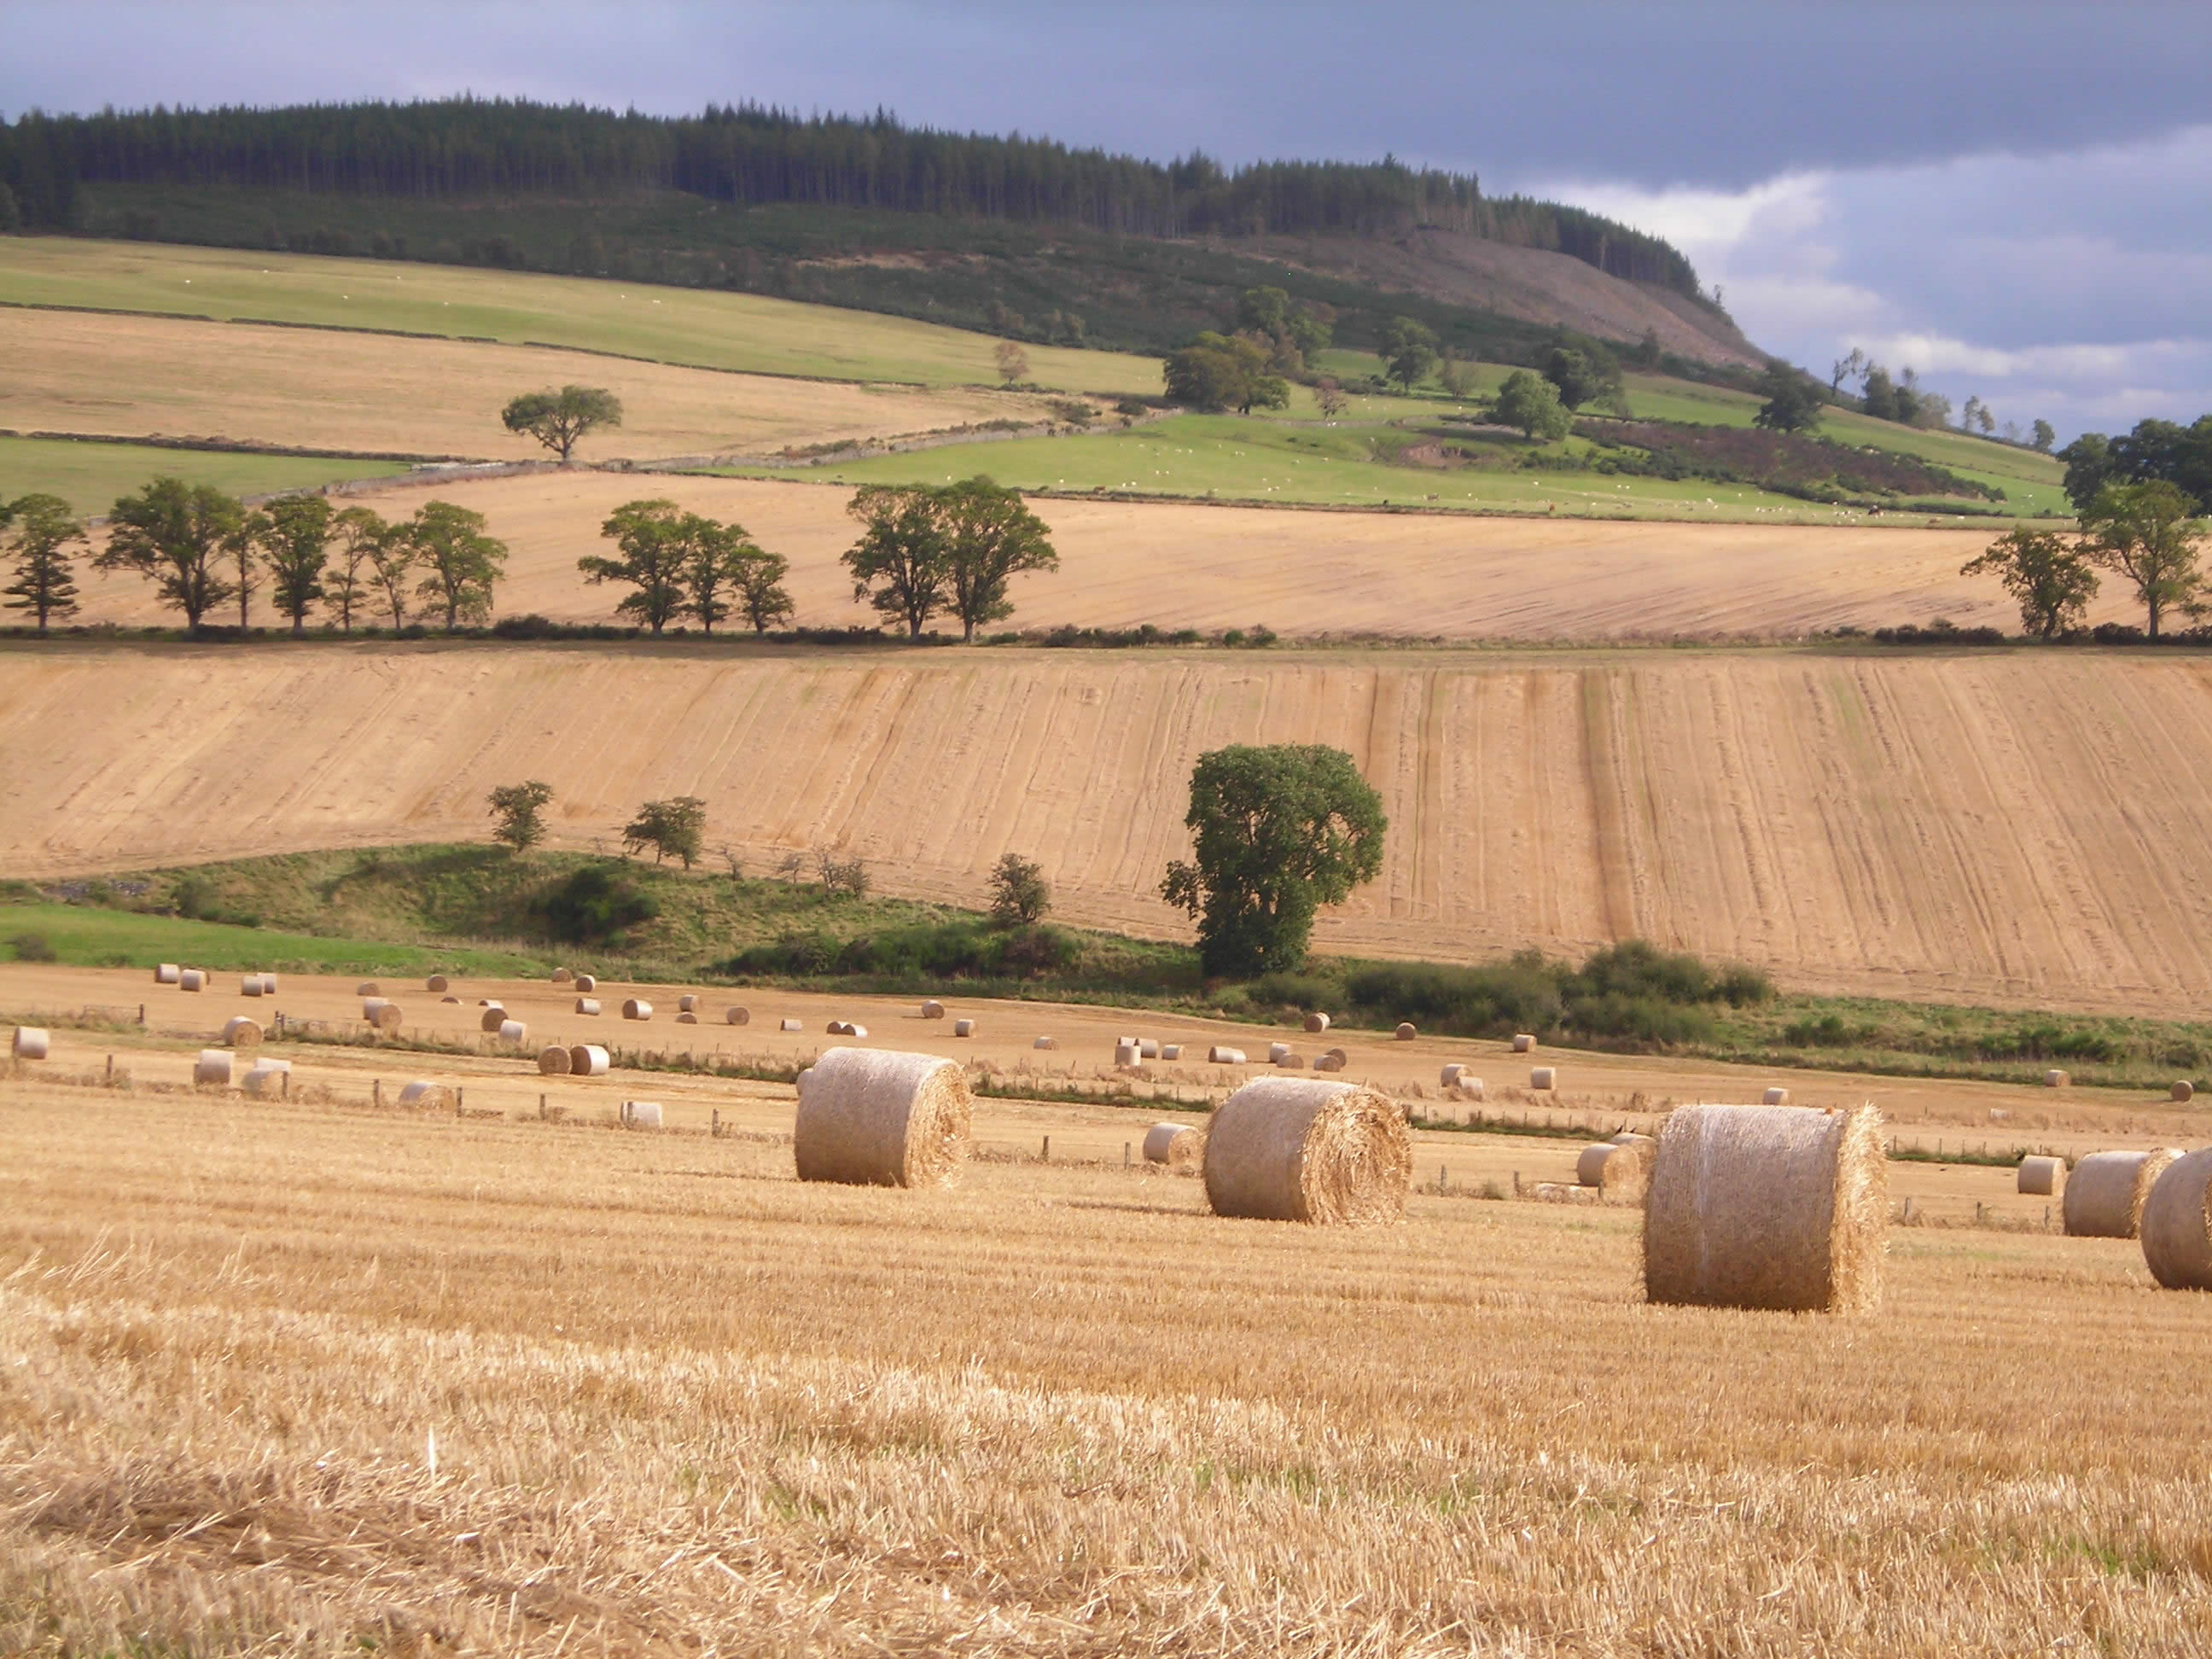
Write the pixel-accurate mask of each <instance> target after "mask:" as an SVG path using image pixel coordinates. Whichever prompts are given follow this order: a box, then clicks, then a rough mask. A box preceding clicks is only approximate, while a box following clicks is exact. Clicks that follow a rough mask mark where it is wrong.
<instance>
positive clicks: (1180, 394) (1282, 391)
mask: <svg viewBox="0 0 2212 1659" xmlns="http://www.w3.org/2000/svg"><path fill="white" fill-rule="evenodd" d="M1162 373H1163V374H1164V376H1165V378H1166V381H1167V392H1168V396H1169V397H1170V398H1174V399H1175V401H1176V402H1177V403H1179V404H1188V405H1189V406H1190V407H1192V408H1193V409H1208V410H1219V409H1234V410H1237V411H1239V412H1240V413H1242V414H1246V415H1249V414H1250V413H1251V412H1252V411H1253V410H1255V409H1280V408H1282V407H1283V406H1284V405H1285V404H1288V403H1289V402H1290V400H1291V388H1290V383H1289V382H1288V381H1287V380H1284V379H1283V377H1282V376H1281V375H1279V374H1270V373H1269V372H1268V370H1267V351H1266V350H1265V349H1263V348H1262V347H1261V346H1260V345H1259V344H1258V343H1255V342H1254V341H1251V340H1248V339H1246V338H1244V337H1243V336H1242V335H1224V334H1214V333H1211V332H1201V333H1200V334H1199V335H1198V336H1196V337H1194V339H1193V340H1192V341H1191V343H1189V344H1188V345H1187V346H1185V347H1183V348H1182V349H1181V350H1180V351H1176V352H1174V353H1172V354H1170V356H1169V358H1168V360H1167V363H1166V365H1165V367H1164V369H1163V371H1162Z"/></svg>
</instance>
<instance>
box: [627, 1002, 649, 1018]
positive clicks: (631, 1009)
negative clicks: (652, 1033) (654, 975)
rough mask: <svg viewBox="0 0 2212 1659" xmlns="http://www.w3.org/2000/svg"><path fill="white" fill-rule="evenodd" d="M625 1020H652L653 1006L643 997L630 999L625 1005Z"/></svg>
mask: <svg viewBox="0 0 2212 1659" xmlns="http://www.w3.org/2000/svg"><path fill="white" fill-rule="evenodd" d="M623 1018H624V1019H651V1018H653V1005H652V1004H651V1003H649V1002H647V1000H645V999H644V998H643V997H631V998H629V999H628V1000H625V1001H624V1002H623Z"/></svg>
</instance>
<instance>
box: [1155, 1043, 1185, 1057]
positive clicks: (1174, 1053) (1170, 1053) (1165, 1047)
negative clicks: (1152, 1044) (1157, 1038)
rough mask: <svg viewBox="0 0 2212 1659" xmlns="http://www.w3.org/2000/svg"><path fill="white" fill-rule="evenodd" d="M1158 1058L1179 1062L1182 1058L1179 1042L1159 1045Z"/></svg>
mask: <svg viewBox="0 0 2212 1659" xmlns="http://www.w3.org/2000/svg"><path fill="white" fill-rule="evenodd" d="M1160 1058H1161V1059H1162V1060H1181V1059H1182V1044H1181V1043H1180V1042H1163V1043H1162V1044H1160Z"/></svg>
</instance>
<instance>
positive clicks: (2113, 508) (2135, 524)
mask: <svg viewBox="0 0 2212 1659" xmlns="http://www.w3.org/2000/svg"><path fill="white" fill-rule="evenodd" d="M2081 535H2082V551H2083V552H2084V553H2085V554H2086V555H2087V557H2088V559H2089V562H2091V563H2093V564H2095V565H2098V566H2100V567H2102V568H2104V569H2106V570H2110V571H2112V572H2114V573H2116V574H2119V575H2122V576H2125V577H2126V578H2127V579H2128V580H2129V581H2130V583H2131V584H2132V585H2133V586H2134V587H2135V590H2136V599H2140V600H2141V601H2142V606H2143V611H2144V612H2145V614H2146V616H2147V617H2148V621H2149V626H2148V630H2147V631H2148V633H2149V635H2150V637H2151V638H2153V639H2156V638H2157V637H2158V629H2159V623H2160V621H2161V620H2162V619H2163V618H2164V617H2165V615H2166V612H2167V611H2172V610H2176V609H2181V610H2190V611H2194V610H2195V609H2196V608H2197V596H2198V594H2199V593H2200V592H2202V590H2203V586H2204V575H2203V571H2202V570H2200V569H2199V568H2198V567H2197V556H2198V553H2199V550H2200V549H2199V544H2200V542H2201V541H2202V540H2203V529H2202V528H2201V526H2199V525H2198V524H2197V519H2196V504H2195V503H2194V502H2193V501H2191V500H2190V499H2189V497H2188V496H2187V495H2184V494H2183V493H2182V492H2181V490H2180V489H2178V488H2177V487H2175V486H2174V485H2172V484H2170V483H2166V481H2165V480H2164V479H2159V480H2156V481H2154V482H2153V483H2108V484H2106V486H2105V487H2104V488H2103V489H2100V490H2099V491H2098V492H2097V497H2096V499H2095V500H2094V501H2092V502H2090V503H2089V508H2088V510H2087V512H2085V513H2082V514H2081Z"/></svg>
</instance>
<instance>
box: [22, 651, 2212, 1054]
mask: <svg viewBox="0 0 2212 1659" xmlns="http://www.w3.org/2000/svg"><path fill="white" fill-rule="evenodd" d="M0 729H4V730H5V731H6V732H8V733H9V737H8V739H7V743H6V751H7V756H6V757H7V759H8V761H9V769H10V773H11V775H14V776H15V777H16V778H17V779H19V780H25V781H29V780H35V781H36V783H37V787H19V788H18V789H16V790H15V791H13V792H11V793H9V796H8V798H7V799H5V800H4V801H0V846H4V847H5V848H8V849H9V852H8V856H7V867H6V869H5V872H4V873H7V874H10V875H24V876H27V875H43V874H53V873H59V872H68V871H76V870H85V869H92V868H110V869H113V868H125V867H131V866H143V865H147V864H151V863H156V862H161V863H174V862H184V861H189V860H193V859H201V858H213V857H219V856H231V855H238V854H249V853H257V852H263V853H266V852H277V851H282V850H285V849H288V848H315V847H330V846H343V845H349V844H355V843H372V842H401V841H420V840H428V839H435V838H444V837H469V838H475V837H477V836H481V834H482V833H483V797H484V794H485V792H486V791H487V790H489V788H490V787H492V786H493V785H495V784H497V783H501V782H506V781H513V780H514V779H517V778H523V777H541V778H544V780H546V781H548V782H550V784H552V786H553V787H554V789H555V791H556V805H555V807H554V809H553V816H554V823H555V826H556V838H557V840H558V841H559V842H562V843H563V844H566V845H570V846H590V845H592V844H594V843H595V842H599V843H603V844H605V845H606V846H607V847H609V848H612V847H613V846H614V844H615V841H616V837H617V831H618V829H619V826H620V825H621V824H622V823H623V822H624V821H625V820H626V819H627V818H628V817H629V815H630V814H631V813H632V812H633V811H634V810H635V806H636V804H637V803H638V802H639V801H641V800H644V799H652V798H655V797H659V796H666V795H673V794H678V793H696V794H699V795H702V796H703V797H705V798H706V799H707V800H708V812H709V819H710V830H709V839H710V842H714V843H719V842H723V841H727V842H730V843H731V844H732V846H733V847H734V848H738V850H739V851H740V852H741V853H742V854H743V855H744V858H745V860H747V862H748V865H749V866H750V867H751V868H753V869H756V870H757V869H763V868H766V867H769V866H772V865H773V864H774V862H775V860H777V859H778V858H779V857H780V856H781V855H782V854H784V853H786V852H787V851H790V850H792V849H794V848H809V847H813V846H817V845H828V846H835V847H840V848H845V849H847V850H848V851H849V852H852V853H855V854H859V855H860V856H861V857H863V858H865V859H866V860H867V861H868V863H869V866H870V867H871V869H872V872H873V874H874V876H875V878H876V879H877V881H878V884H879V885H880V887H881V888H882V889H883V890H886V891H889V892H892V893H896V894H902V895H908V896H917V897H924V898H930V899H936V900H942V901H946V902H959V903H969V904H972V903H975V902H978V900H979V898H980V896H981V894H982V892H983V890H984V884H985V882H984V878H985V872H987V870H988V868H989V866H991V864H992V863H993V862H994V860H996V859H997V858H998V857H999V855H1000V854H1001V853H1003V852H1006V851H1008V850H1010V849H1011V850H1014V851H1018V852H1021V853H1023V854H1027V855H1029V856H1032V857H1035V858H1036V859H1039V860H1041V861H1042V863H1043V864H1044V866H1045V867H1046V869H1047V870H1048V872H1050V874H1051V876H1052V878H1053V880H1054V884H1055V887H1056V889H1057V890H1058V894H1059V914H1060V915H1061V916H1062V917H1063V918H1064V919H1066V920H1067V921H1073V922H1078V923H1085V924H1096V925H1100V926H1107V927H1119V928H1125V929H1129V930H1133V931H1135V932H1138V933H1148V934H1159V935H1168V936H1173V935H1176V934H1177V933H1180V932H1181V931H1182V919H1181V918H1180V917H1179V916H1178V915H1177V914H1176V913H1175V912H1172V911H1170V909H1169V908H1167V907H1166V906H1165V905H1164V904H1163V903H1162V902H1160V900H1159V899H1158V897H1157V896H1155V888H1156V885H1157V884H1158V880H1159V878H1160V874H1161V872H1162V869H1163V867H1164V865H1165V864H1166V862H1167V861H1168V860H1169V859H1170V858H1172V857H1176V856H1179V855H1181V854H1182V853H1183V851H1184V850H1185V847H1186V842H1185V841H1184V831H1183V829H1182V812H1183V807H1184V804H1185V796H1184V783H1185V780H1186V779H1187V777H1188V773H1189V769H1190V765H1191V763H1192V761H1193V760H1194V758H1195V757H1196V756H1197V755H1199V754H1200V752H1202V751H1204V750H1208V749H1211V748H1214V747H1217V746H1218V745H1220V744H1225V743H1233V742H1253V741H1259V742H1283V741H1313V742H1322V743H1328V744H1337V745H1339V746H1340V747H1342V748H1344V749H1346V750H1348V751H1350V752H1351V753H1352V755H1353V756H1354V757H1355V758H1356V759H1357V760H1358V763H1359V765H1360V767H1361V769H1362V770H1363V771H1364V774H1365V775H1367V777H1368V778H1369V779H1370V781H1372V782H1373V783H1374V784H1375V786H1376V788H1377V789H1379V790H1380V791H1381V792H1382V793H1383V797H1384V799H1385V801H1386V803H1387V805H1388V809H1389V814H1390V820H1391V826H1392V827H1391V835H1390V849H1389V859H1388V862H1387V864H1386V867H1385V869H1384V872H1383V876H1382V878H1381V879H1380V880H1378V881H1377V882H1376V883H1375V884H1373V885H1372V886H1370V887H1369V888H1367V889H1365V890H1363V891H1361V892H1360V893H1359V894H1358V895H1357V896H1355V897H1354V899H1353V900H1352V902H1351V903H1349V904H1348V905H1346V907H1344V908H1343V909H1342V910H1341V911H1340V912H1337V913H1335V914H1334V915H1330V916H1329V917H1328V918H1327V919H1326V920H1325V921H1324V922H1323V923H1322V927H1321V929H1320V932H1319V934H1318V943H1319V944H1320V945H1322V947H1323V948H1325V949H1330V950H1336V951H1360V952H1367V953H1374V954H1379V955H1394V956H1419V957H1440V958H1445V959H1461V960H1465V959H1479V958H1483V957H1490V956H1492V955H1494V954H1496V953H1498V952H1501V951H1509V950H1512V949H1515V948H1518V947H1520V946H1522V945H1538V946H1541V947H1542V948H1544V949H1546V950H1548V951H1583V950H1586V949H1589V948H1590V947H1592V946H1594V945H1598V944H1601V943H1602V942H1605V941H1607V940H1609V939H1618V938H1622V937H1627V936H1631V935H1636V936H1641V937H1644V938H1648V939H1653V940H1656V941H1657V942H1658V943H1660V944H1662V945H1668V946H1672V947H1680V948H1686V949H1690V950H1694V951H1699V952H1701V953H1703V954H1705V955H1707V956H1711V957H1722V958H1741V959H1744V960H1747V961H1749V962H1752V963H1757V964H1759V965H1760V966H1763V967H1765V968H1767V969H1770V970H1771V971H1772V972H1773V973H1774V974H1775V975H1776V976H1777V977H1778V979H1779V980H1780V981H1782V982H1784V984H1785V985H1788V986H1790V987H1801V988H1807V989H1823V990H1830V991H1837V992H1858V993H1866V994H1882V995H1905V996H1911V997H1917V998H1923V999H1958V1000H1987V1001H2016V1002H2028V1003H2049V1004H2051V1005H2052V1006H2064V1007H2071V1008H2082V1009H2105V1010H2113V1011H2130V1010H2140V1011H2142V1012H2155V1013H2161V1014H2167V1015H2192V1014H2195V1013H2197V1012H2201V1009H2202V1007H2203V1001H2204V998H2205V995H2206V994H2207V991H2208V989H2212V872H2208V871H2207V869H2206V867H2205V866H2204V862H2203V825H2204V824H2205V823H2206V822H2207V821H2208V819H2212V668H2208V666H2207V665H2205V664H2204V663H2203V662H2202V661H2200V660H2198V659H2194V658H2165V657H2160V658H2146V657H2143V656H2140V655H2127V654H2121V653H2112V654H2106V653H2089V652H2081V653H2066V654H2064V655H2063V656H2042V655H2030V654H2027V653H2008V654H2005V655H2001V656H1988V657H1976V656H1972V655H1960V656H1955V657H1933V656H1931V657H1925V658H1913V659H1895V658H1881V657H1848V656H1831V655H1824V654H1811V653H1790V652H1770V653H1697V654H1686V653H1684V654H1677V653H1666V654H1662V655H1640V654H1620V653H1614V654H1605V653H1553V654H1548V655H1544V656H1528V655H1511V654H1504V653H1500V654H1498V655H1496V656H1486V657H1479V658H1476V657H1458V656H1444V657H1437V658H1433V659H1398V660H1395V661H1393V660H1388V659H1386V660H1383V661H1381V662H1376V661H1374V660H1360V659H1352V658H1347V657H1341V656H1335V655H1332V654H1330V653H1276V654H1272V655H1269V656H1267V657H1254V656H1245V655H1238V654H1235V653H1207V654H1198V653H1193V654H1191V655H1188V656H1176V657H1172V658H1170V657H1165V656H1161V655H1157V654H1146V655H1141V656H1139V655H1131V656H1127V657H1115V656H1110V655H1103V656H1102V655H1097V654H1091V653H1084V654H1077V653H1052V652H1022V653H1015V652H992V653H973V654H969V653H953V652H950V651H947V652H940V653H926V654H922V655H919V656H916V655H909V654H905V653H892V652H874V651H871V652H867V653H852V654H842V653H790V652H777V651H774V650H769V651H766V652H763V653H757V654H756V653H750V652H737V653H725V652H722V651H720V649H717V650H716V651H714V652H712V653H710V652H708V650H706V649H705V648H703V647H686V646H681V645H670V646H665V647H658V648H654V647H632V648H629V649H621V648H612V649H610V648H599V647H537V648H520V647H516V648H506V649H501V648H485V647H470V648H453V647H437V646H435V645H424V646H420V647H387V646H366V645H365V646H361V647H307V648H301V649H284V648H280V647H252V648H243V649H235V650H220V651H197V652H195V651H187V650H184V649H174V648H163V649H155V650H151V651H147V652H144V653H131V654H129V655H125V654H120V653H114V652H112V651H107V650H103V649H100V648H95V647H59V648H56V649H53V650H52V651H47V652H40V653H37V654H33V653H27V652H18V653H9V654H8V655H6V656H4V657H0Z"/></svg>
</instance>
